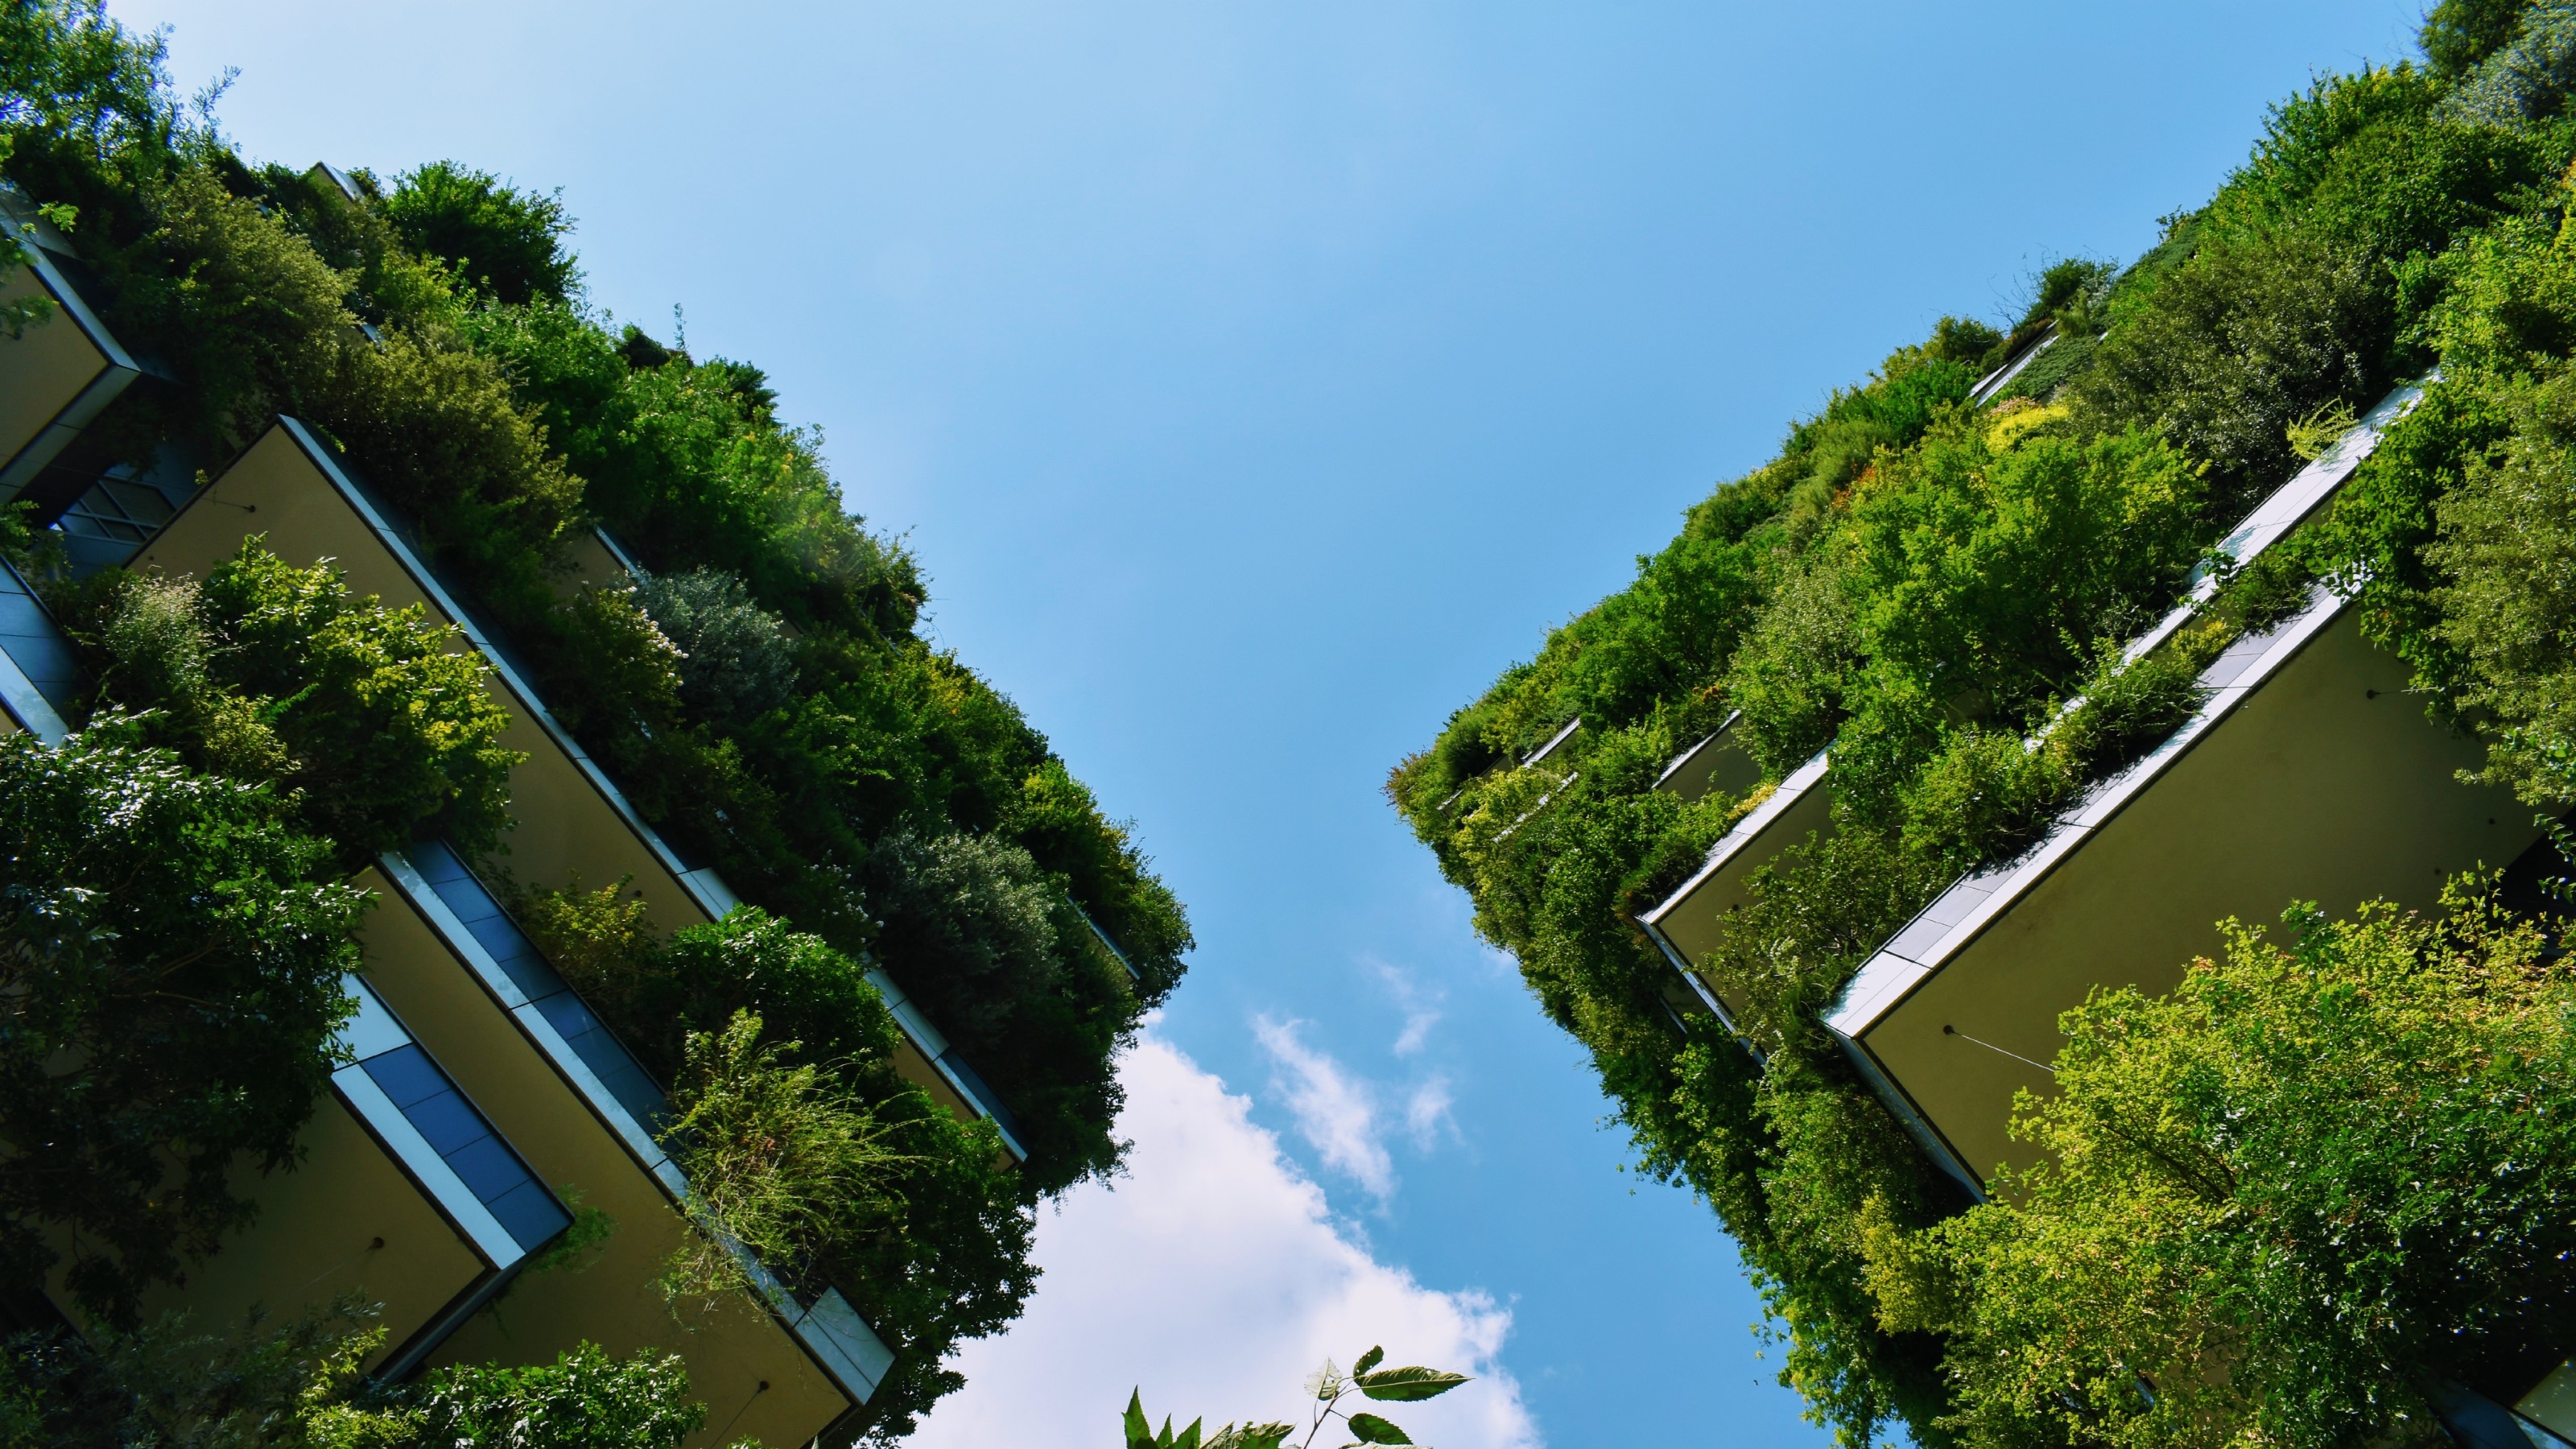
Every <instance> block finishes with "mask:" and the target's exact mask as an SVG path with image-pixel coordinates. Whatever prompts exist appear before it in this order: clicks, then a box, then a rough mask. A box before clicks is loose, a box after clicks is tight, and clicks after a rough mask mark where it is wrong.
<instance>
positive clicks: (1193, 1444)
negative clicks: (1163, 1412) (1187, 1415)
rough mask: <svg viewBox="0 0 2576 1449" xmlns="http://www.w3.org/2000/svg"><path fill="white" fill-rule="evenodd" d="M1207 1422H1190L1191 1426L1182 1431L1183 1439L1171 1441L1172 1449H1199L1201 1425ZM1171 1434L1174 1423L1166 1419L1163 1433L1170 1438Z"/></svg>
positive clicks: (1198, 1420)
mask: <svg viewBox="0 0 2576 1449" xmlns="http://www.w3.org/2000/svg"><path fill="white" fill-rule="evenodd" d="M1206 1422H1207V1421H1206V1420H1205V1419H1192V1420H1190V1426H1189V1427H1188V1428H1186V1429H1183V1430H1182V1431H1181V1437H1179V1438H1178V1439H1170V1440H1169V1443H1170V1444H1171V1446H1172V1449H1199V1425H1201V1424H1204V1423H1206ZM1171 1432H1172V1421H1171V1420H1169V1419H1165V1420H1164V1421H1163V1433H1164V1434H1165V1435H1166V1436H1168V1435H1170V1433H1171Z"/></svg>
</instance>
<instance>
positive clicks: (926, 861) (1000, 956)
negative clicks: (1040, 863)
mask: <svg viewBox="0 0 2576 1449" xmlns="http://www.w3.org/2000/svg"><path fill="white" fill-rule="evenodd" d="M868 885H869V900H870V903H871V904H872V905H873V906H874V907H875V908H876V911H877V913H878V915H879V917H880V918H881V919H883V921H884V922H885V933H884V936H883V940H884V942H885V949H886V950H887V952H888V953H889V954H890V955H892V956H894V957H895V958H896V959H899V960H901V961H903V962H904V963H905V964H906V966H907V967H908V968H909V974H910V976H911V979H912V981H913V986H912V988H911V989H912V990H914V991H916V992H918V993H920V994H921V995H922V997H923V998H924V999H925V1000H926V1001H927V1002H928V1003H929V1005H930V1009H931V1012H932V1015H933V1016H934V1018H935V1019H937V1020H939V1021H941V1022H945V1023H947V1024H948V1030H949V1031H950V1032H952V1033H953V1034H955V1035H956V1037H957V1039H958V1040H959V1041H961V1042H963V1043H966V1044H967V1047H968V1053H969V1055H970V1056H972V1055H978V1054H979V1053H977V1052H976V1051H975V1048H976V1047H978V1046H990V1045H992V1044H993V1043H994V1042H995V1041H996V1040H997V1039H998V1038H999V1037H1000V1035H1001V1033H1002V1031H1003V1028H1004V1023H1005V1022H1006V1021H1007V1019H1008V1018H1009V1017H1010V1016H1011V1015H1012V1014H1013V1013H1014V1012H1015V1011H1017V1010H1020V1009H1022V1008H1023V1007H1024V1006H1025V1005H1026V1004H1027V1003H1029V1002H1031V1001H1032V1000H1034V999H1036V998H1039V997H1042V996H1044V995H1046V994H1048V993H1049V992H1051V991H1052V990H1053V989H1054V988H1055V985H1056V982H1057V979H1058V978H1059V977H1060V976H1061V974H1062V972H1063V969H1064V968H1063V963H1062V961H1061V960H1060V959H1059V957H1058V954H1057V945H1058V938H1057V932H1056V916H1057V913H1058V910H1059V909H1060V908H1059V906H1058V904H1057V903H1058V901H1059V900H1060V899H1061V898H1062V897H1061V892H1059V891H1058V890H1056V889H1054V888H1053V886H1052V885H1051V883H1050V882H1049V881H1048V880H1047V879H1046V877H1045V876H1044V875H1043V874H1041V873H1040V872H1039V870H1038V867H1037V862H1036V861H1035V860H1034V859H1032V858H1031V857H1030V855H1029V853H1028V852H1027V851H1026V850H1023V849H1021V848H1020V847H1019V846H1016V845H1013V844H1011V843H1009V842H1008V841H1001V840H995V839H993V838H991V837H989V836H979V835H938V836H930V837H927V838H925V837H922V836H919V835H915V834H912V833H910V832H908V831H898V832H896V833H895V834H893V835H889V836H887V837H886V838H885V839H883V840H881V841H879V842H878V843H877V849H876V853H875V855H874V856H873V857H871V859H870V862H869V875H868Z"/></svg>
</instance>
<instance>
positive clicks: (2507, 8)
mask: <svg viewBox="0 0 2576 1449" xmlns="http://www.w3.org/2000/svg"><path fill="white" fill-rule="evenodd" d="M2530 8H2531V4H2530V0H2442V3H2440V4H2438V5H2436V6H2434V7H2433V8H2432V10H2431V11H2430V12H2429V13H2427V14H2426V15H2425V17H2424V30H2423V35H2422V43H2423V46H2424V58H2425V60H2426V61H2427V62H2429V63H2430V64H2431V67H2432V71H2433V74H2435V75H2436V76H2439V77H2441V78H2443V79H2445V80H2452V79H2456V78H2458V77H2460V76H2463V75H2466V74H2468V73H2469V72H2470V71H2471V70H2474V69H2476V68H2477V66H2478V63H2479V62H2481V61H2483V60H2485V59H2486V58H2487V57H2488V56H2490V55H2493V54H2494V53H2495V52H2496V51H2498V50H2500V49H2502V48H2503V47H2504V46H2505V45H2507V44H2509V43H2510V42H2511V41H2512V40H2513V39H2514V37H2515V36H2518V35H2520V34H2521V33H2522V25H2523V15H2524V12H2525V11H2527V10H2529V9H2530Z"/></svg>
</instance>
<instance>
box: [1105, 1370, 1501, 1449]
mask: <svg viewBox="0 0 2576 1449" xmlns="http://www.w3.org/2000/svg"><path fill="white" fill-rule="evenodd" d="M1384 1362H1386V1350H1385V1349H1383V1348H1372V1349H1370V1350H1369V1351H1368V1352H1366V1353H1364V1354H1361V1355H1360V1357H1359V1362H1357V1363H1355V1364H1353V1365H1351V1371H1350V1372H1349V1373H1347V1374H1345V1373H1343V1372H1342V1371H1341V1369H1340V1368H1339V1367H1337V1366H1335V1364H1334V1363H1333V1361H1332V1360H1331V1359H1326V1360H1324V1366H1323V1367H1322V1368H1320V1369H1317V1370H1316V1371H1315V1373H1314V1375H1313V1377H1311V1378H1309V1379H1307V1380H1306V1391H1307V1392H1308V1393H1310V1394H1312V1395H1313V1396H1314V1400H1315V1408H1314V1413H1313V1415H1312V1417H1311V1419H1310V1420H1309V1421H1308V1423H1307V1425H1306V1437H1305V1438H1303V1439H1300V1440H1298V1441H1297V1449H1313V1446H1314V1443H1315V1436H1316V1435H1317V1434H1320V1433H1322V1432H1323V1431H1324V1425H1326V1424H1328V1423H1330V1422H1331V1421H1333V1420H1335V1419H1339V1420H1341V1421H1342V1422H1343V1423H1344V1424H1345V1425H1347V1426H1348V1427H1349V1429H1350V1432H1351V1433H1352V1434H1353V1435H1354V1436H1356V1437H1354V1438H1353V1439H1352V1441H1351V1443H1349V1444H1346V1445H1342V1446H1340V1449H1359V1446H1361V1445H1367V1444H1408V1445H1409V1444H1412V1443H1413V1440H1412V1439H1410V1438H1408V1437H1406V1435H1405V1432H1404V1431H1403V1430H1402V1429H1399V1428H1397V1427H1396V1426H1395V1425H1394V1424H1391V1423H1389V1422H1388V1421H1386V1420H1385V1419H1382V1418H1379V1417H1378V1416H1377V1415H1375V1414H1372V1413H1369V1412H1367V1411H1365V1410H1362V1411H1361V1412H1358V1413H1345V1412H1343V1410H1342V1408H1341V1403H1342V1400H1343V1399H1345V1398H1348V1397H1349V1396H1350V1395H1351V1394H1352V1393H1353V1392H1354V1391H1356V1392H1357V1393H1359V1394H1361V1395H1363V1396H1364V1397H1367V1398H1371V1399H1376V1400H1378V1401H1379V1402H1381V1403H1398V1404H1403V1403H1415V1402H1418V1401H1420V1400H1423V1399H1435V1398H1438V1397H1439V1396H1440V1395H1442V1394H1445V1393H1447V1392H1449V1391H1450V1390H1451V1389H1454V1388H1456V1387H1458V1386H1459V1385H1460V1384H1463V1383H1465V1382H1467V1376H1466V1375H1465V1374H1453V1373H1448V1372H1446V1371H1444V1370H1441V1369H1429V1368H1422V1367H1420V1366H1418V1365H1414V1366H1408V1367H1405V1368H1391V1369H1382V1368H1379V1367H1378V1365H1379V1364H1381V1363H1384ZM1204 1422H1205V1421H1204V1420H1202V1419H1192V1420H1191V1421H1190V1426H1189V1427H1188V1428H1186V1429H1183V1430H1182V1431H1181V1432H1180V1433H1178V1434H1174V1433H1173V1432H1172V1421H1171V1418H1170V1416H1169V1415H1166V1416H1164V1419H1163V1427H1162V1430H1161V1432H1159V1433H1158V1432H1156V1431H1155V1429H1154V1426H1153V1423H1152V1421H1151V1420H1148V1419H1147V1418H1146V1417H1145V1404H1144V1398H1143V1395H1142V1393H1141V1392H1136V1391H1131V1392H1130V1393H1129V1394H1128V1395H1127V1414H1126V1419H1125V1427H1126V1430H1127V1449H1286V1446H1287V1443H1288V1436H1289V1435H1291V1434H1294V1433H1296V1432H1297V1426H1296V1425H1294V1424H1279V1423H1270V1424H1244V1425H1241V1426H1237V1425H1233V1424H1228V1425H1226V1426H1225V1427H1224V1428H1222V1429H1219V1430H1217V1431H1216V1433H1214V1434H1212V1435H1209V1436H1207V1437H1206V1438H1205V1439H1202V1438H1201V1437H1200V1430H1199V1426H1200V1425H1201V1424H1202V1423H1204Z"/></svg>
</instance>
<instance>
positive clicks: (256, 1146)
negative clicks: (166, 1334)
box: [0, 734, 367, 1323]
mask: <svg viewBox="0 0 2576 1449" xmlns="http://www.w3.org/2000/svg"><path fill="white" fill-rule="evenodd" d="M290 821H291V816H290V814H289V812H288V811H287V810H286V809H285V808H284V807H283V806H282V805H281V804H280V802H279V800H278V799H277V797H276V795H275V793H274V792H273V791H272V790H271V789H269V788H267V787H265V786H256V785H245V784H240V783H237V782H235V781H231V780H225V779H220V778H214V777H209V776H204V775H198V774H194V773H191V772H190V771H189V770H187V769H186V768H185V767H183V766H182V765H181V764H180V763H179V762H178V761H177V760H175V759H173V758H172V757H170V756H169V755H167V754H165V753H161V752H157V751H150V750H137V749H130V748H123V747H118V746H113V745H102V744H98V743H95V742H93V741H91V740H89V739H86V738H84V737H81V736H74V737H73V738H72V739H71V740H69V741H67V742H66V743H65V744H64V745H63V746H62V747H61V748H59V749H48V748H46V747H44V746H42V745H40V744H38V743H36V742H35V741H34V739H33V738H32V737H30V736H27V735H23V734H22V735H13V736H11V737H9V738H8V739H6V740H0V892H5V899H6V901H7V911H6V914H5V916H0V1147H4V1148H5V1152H6V1155H7V1157H8V1159H9V1170H8V1171H7V1172H6V1173H0V1226H4V1227H5V1234H0V1246H4V1247H5V1252H6V1257H5V1260H0V1261H5V1267H6V1270H7V1272H8V1274H9V1276H10V1278H11V1279H12V1280H13V1281H15V1282H17V1283H19V1284H20V1285H21V1286H22V1287H26V1286H32V1284H33V1283H34V1281H35V1280H36V1278H37V1276H38V1275H39V1274H40V1273H41V1272H43V1271H44V1270H45V1268H46V1267H47V1266H48V1265H50V1264H52V1263H54V1262H56V1261H57V1260H58V1254H57V1252H56V1250H54V1249H53V1248H50V1247H48V1246H47V1245H46V1240H45V1235H46V1231H47V1227H48V1225H50V1226H51V1227H52V1228H53V1229H54V1230H56V1231H57V1232H59V1233H60V1235H61V1237H60V1241H62V1242H63V1243H64V1244H65V1246H64V1248H63V1249H62V1252H63V1253H65V1254H68V1256H69V1258H70V1267H69V1270H68V1274H67V1277H66V1280H65V1282H66V1286H67V1287H68V1288H69V1290H70V1292H71V1295H72V1297H73V1298H74V1299H75V1300H76V1301H77V1302H78V1303H79V1304H80V1305H81V1306H82V1308H83V1309H84V1310H86V1311H87V1312H89V1313H91V1314H94V1315H97V1316H99V1317H102V1318H104V1319H107V1320H108V1321H110V1322H115V1323H129V1322H131V1321H132V1319H133V1315H134V1312H135V1302H136V1298H137V1295H138V1294H139V1293H140V1292H141V1291H142V1290H143V1288H145V1287H146V1286H148V1285H150V1284H153V1283H157V1282H168V1281H172V1280H174V1279H176V1278H177V1277H178V1276H179V1274H180V1273H181V1272H182V1271H183V1269H184V1266H185V1263H186V1261H187V1260H188V1259H191V1258H201V1257H204V1256H206V1255H208V1254H211V1253H213V1252H215V1251H216V1250H217V1249H218V1248H219V1247H220V1246H221V1244H222V1240H223V1237H224V1235H225V1234H226V1233H228V1232H230V1231H232V1230H234V1229H237V1228H239V1227H241V1226H243V1225H244V1224H245V1223H247V1222H248V1221H249V1220H250V1218H251V1217H252V1215H253V1213H254V1211H255V1208H254V1206H253V1204H252V1203H251V1202H250V1201H249V1200H247V1199H245V1198H242V1197H238V1196H236V1195H235V1194H234V1192H233V1190H232V1187H231V1186H230V1184H229V1181H228V1174H229V1173H230V1172H231V1170H232V1169H233V1167H234V1165H235V1163H236V1160H237V1159H247V1160H248V1161H249V1162H250V1163H252V1164H253V1165H255V1166H257V1167H258V1168H260V1169H261V1170H263V1171H276V1170H279V1169H283V1168H288V1167H291V1166H293V1164H294V1162H295V1158H296V1147H295V1137H296V1133H297V1131H298V1130H299V1129H300V1128H301V1127H302V1126H303V1124H304V1121H305V1118H306V1117H307V1116H308V1115H309V1114H310V1112H311V1111H312V1107H313V1103H314V1100H315V1099H316V1098H317V1097H318V1096H319V1095H320V1094H322V1093H323V1092H325V1091H327V1090H328V1089H329V1088H328V1082H329V1073H330V1069H331V1064H330V1057H329V1054H328V1050H327V1048H328V1045H329V1043H330V1040H331V1036H332V1033H333V1032H334V1031H335V1030H336V1029H337V1027H338V1025H339V1023H340V1021H341V1020H342V1019H343V1018H344V1016H345V1015H346V1013H347V1012H348V1011H349V1010H351V1009H352V1008H351V1003H350V1001H349V999H348V998H347V997H346V996H344V995H342V994H341V989H340V979H341V977H342V975H343V974H344V973H346V972H348V971H351V970H353V969H355V968H356V966H357V964H358V948H357V946H356V943H355V942H354V940H353V939H352V935H351V933H352V932H353V931H354V930H355V929H356V927H357V924H358V919H359V916H360V914H361V913H362V912H363V911H364V910H365V908H366V904H367V897H366V896H365V894H364V893H362V892H360V891H358V890H356V889H354V888H352V887H349V886H346V885H342V884H339V883H338V882H337V881H336V880H334V879H332V878H331V874H332V872H331V858H332V851H331V849H330V847H329V845H328V844H327V843H325V842H323V841H320V840H316V839H314V838H312V837H310V836H306V835H302V834H299V833H298V832H297V831H296V830H295V829H294V828H293V826H292V824H291V823H290Z"/></svg>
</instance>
